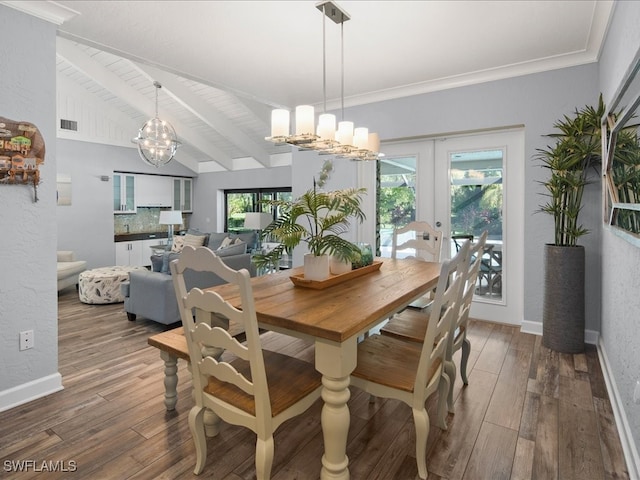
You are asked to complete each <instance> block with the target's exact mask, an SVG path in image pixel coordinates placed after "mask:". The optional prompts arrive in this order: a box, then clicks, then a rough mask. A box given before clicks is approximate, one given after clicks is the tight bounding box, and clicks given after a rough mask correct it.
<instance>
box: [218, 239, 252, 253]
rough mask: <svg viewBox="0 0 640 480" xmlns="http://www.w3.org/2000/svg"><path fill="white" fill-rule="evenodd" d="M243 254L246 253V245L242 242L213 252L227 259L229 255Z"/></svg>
mask: <svg viewBox="0 0 640 480" xmlns="http://www.w3.org/2000/svg"><path fill="white" fill-rule="evenodd" d="M243 253H247V244H246V243H245V242H242V241H240V242H237V243H233V244H231V245H229V246H228V247H221V248H219V249H218V250H216V251H215V254H216V255H217V256H219V257H228V256H230V255H241V254H243Z"/></svg>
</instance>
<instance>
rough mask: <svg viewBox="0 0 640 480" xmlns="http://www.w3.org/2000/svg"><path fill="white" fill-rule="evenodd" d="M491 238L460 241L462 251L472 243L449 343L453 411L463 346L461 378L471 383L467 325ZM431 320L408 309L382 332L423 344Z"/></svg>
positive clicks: (463, 271)
mask: <svg viewBox="0 0 640 480" xmlns="http://www.w3.org/2000/svg"><path fill="white" fill-rule="evenodd" d="M486 241H487V231H486V230H485V231H484V232H482V234H481V235H480V237H479V238H478V240H477V241H476V242H475V243H470V241H469V239H466V240H464V241H462V242H460V245H459V248H458V253H459V252H460V251H461V250H462V248H464V246H465V245H468V249H469V251H468V253H467V258H466V260H465V263H464V266H463V267H462V268H461V270H460V271H461V274H462V276H463V284H462V286H461V288H460V292H459V299H458V302H457V303H458V305H459V309H458V311H457V315H456V319H455V321H454V322H453V324H452V330H451V333H450V335H449V339H448V344H447V355H446V359H447V370H446V372H447V375H448V376H449V379H450V380H451V385H450V387H449V393H448V395H447V406H448V410H449V411H450V412H452V413H453V411H454V409H453V386H454V383H455V378H456V371H455V370H456V369H455V364H454V363H453V354H454V353H455V352H457V351H458V350H460V349H462V358H461V359H460V377H461V378H462V382H463V383H464V385H468V384H469V380H468V377H467V364H468V362H469V353H470V351H471V344H470V342H469V340H468V339H467V328H468V323H469V312H470V310H471V302H472V301H473V294H474V293H475V290H476V282H477V279H478V274H479V271H480V265H481V262H482V253H483V251H484V247H485V244H486ZM428 322H429V316H428V315H425V314H424V313H423V312H418V311H412V310H405V311H403V312H401V313H399V314H397V315H395V316H394V317H393V318H392V319H391V320H390V321H389V322H388V323H387V324H386V325H385V326H384V327H383V328H382V329H381V330H380V333H381V334H382V335H388V336H393V337H396V338H400V339H404V340H409V341H413V342H418V343H421V342H422V341H423V339H424V335H425V331H426V329H427V325H428Z"/></svg>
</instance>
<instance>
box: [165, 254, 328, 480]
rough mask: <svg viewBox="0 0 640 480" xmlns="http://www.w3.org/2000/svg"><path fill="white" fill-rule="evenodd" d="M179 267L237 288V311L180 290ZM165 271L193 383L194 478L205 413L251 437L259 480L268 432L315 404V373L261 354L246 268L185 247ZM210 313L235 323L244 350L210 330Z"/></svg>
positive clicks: (263, 475)
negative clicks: (248, 431)
mask: <svg viewBox="0 0 640 480" xmlns="http://www.w3.org/2000/svg"><path fill="white" fill-rule="evenodd" d="M187 269H192V270H196V271H208V272H213V273H215V274H216V275H218V276H219V277H220V278H222V279H224V280H226V281H227V282H228V283H229V284H234V285H237V286H238V289H239V293H240V303H241V305H231V304H230V303H228V302H227V301H226V300H225V299H224V298H222V297H221V296H220V295H219V294H218V293H216V292H213V291H203V290H200V289H199V288H193V289H191V290H190V291H189V292H187V291H186V286H185V281H184V272H185V270H187ZM171 273H172V275H173V282H174V286H175V291H176V296H177V299H178V304H179V309H180V315H181V318H182V325H183V326H184V334H185V338H186V340H187V346H188V348H189V357H190V362H191V373H192V377H193V389H194V399H195V406H194V407H193V408H192V409H191V411H190V412H189V428H190V430H191V434H192V436H193V439H194V442H195V447H196V466H195V469H194V473H195V474H196V475H197V474H200V473H201V472H202V471H203V470H204V467H205V463H206V459H207V440H206V436H205V426H204V421H203V420H204V413H205V410H207V409H208V410H210V411H212V412H213V414H214V415H216V416H217V417H219V418H220V419H222V420H224V421H226V422H228V423H231V424H234V425H241V426H244V427H246V428H249V429H251V430H252V431H254V432H255V433H256V436H257V440H256V452H255V465H256V477H257V479H258V480H267V479H269V478H270V475H271V467H272V464H273V450H274V443H273V433H274V431H275V430H276V429H277V428H278V426H280V425H281V424H282V423H283V422H284V421H285V420H288V419H290V418H292V417H294V416H296V415H299V414H301V413H303V412H304V411H306V410H307V409H308V408H309V407H310V406H311V405H312V404H313V403H314V402H315V401H316V400H317V399H318V398H320V390H321V387H322V382H321V375H320V374H319V373H318V372H317V371H316V370H315V368H314V366H313V365H312V364H310V363H307V362H304V361H301V360H298V359H296V358H293V357H290V356H287V355H283V354H280V353H276V352H270V351H267V350H263V349H262V347H261V343H260V334H259V331H258V322H257V318H256V311H255V306H254V299H253V293H252V288H251V282H250V276H249V272H248V271H247V270H245V269H242V270H239V271H236V270H232V269H231V268H229V267H227V266H226V265H225V264H224V263H223V262H222V260H221V259H220V258H219V257H217V256H216V255H215V253H214V252H213V251H212V250H210V249H208V248H206V247H198V248H194V247H191V246H187V247H184V250H183V251H182V253H181V254H180V257H179V259H177V260H174V261H173V262H172V263H171ZM194 311H195V318H194V315H193V312H194ZM211 315H216V316H218V317H219V318H226V319H229V320H231V321H233V322H235V323H236V324H238V325H243V326H244V328H245V333H246V345H244V344H242V343H240V342H239V341H238V340H236V339H235V338H233V337H232V336H231V335H230V334H229V332H228V331H227V330H225V329H223V328H221V327H219V326H213V327H212V326H211V323H210V320H211ZM223 351H226V352H228V353H231V354H232V355H230V356H232V357H233V360H229V361H226V360H222V359H221V353H222V352H223ZM224 358H227V357H226V355H225V357H224Z"/></svg>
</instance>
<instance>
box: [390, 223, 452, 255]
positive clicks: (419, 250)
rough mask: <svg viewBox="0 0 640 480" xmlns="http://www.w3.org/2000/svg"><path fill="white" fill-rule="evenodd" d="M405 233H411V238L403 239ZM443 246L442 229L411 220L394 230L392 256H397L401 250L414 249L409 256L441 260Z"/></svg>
mask: <svg viewBox="0 0 640 480" xmlns="http://www.w3.org/2000/svg"><path fill="white" fill-rule="evenodd" d="M405 234H410V237H411V238H409V239H408V240H406V241H403V239H402V236H404V235H405ZM441 247H442V232H441V231H440V230H436V229H434V228H433V227H432V226H431V225H429V224H428V223H427V222H410V223H409V224H408V225H405V226H404V227H400V228H396V229H394V230H393V240H392V244H391V258H397V253H398V252H399V251H403V250H412V251H413V254H412V255H410V257H408V258H417V259H420V260H425V261H428V262H439V261H440V250H441Z"/></svg>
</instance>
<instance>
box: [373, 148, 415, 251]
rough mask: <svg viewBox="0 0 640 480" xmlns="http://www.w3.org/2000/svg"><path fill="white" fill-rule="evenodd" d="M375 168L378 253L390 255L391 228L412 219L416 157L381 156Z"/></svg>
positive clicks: (413, 216) (413, 214)
mask: <svg viewBox="0 0 640 480" xmlns="http://www.w3.org/2000/svg"><path fill="white" fill-rule="evenodd" d="M378 167H379V180H380V186H379V189H378V195H377V199H378V209H377V213H378V224H379V231H380V250H379V252H380V253H379V255H381V256H383V257H390V256H391V241H392V237H393V230H394V229H395V228H399V227H404V226H405V225H407V224H408V223H409V222H412V221H414V220H415V219H416V157H415V156H403V157H393V158H385V159H381V160H379V162H378Z"/></svg>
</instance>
